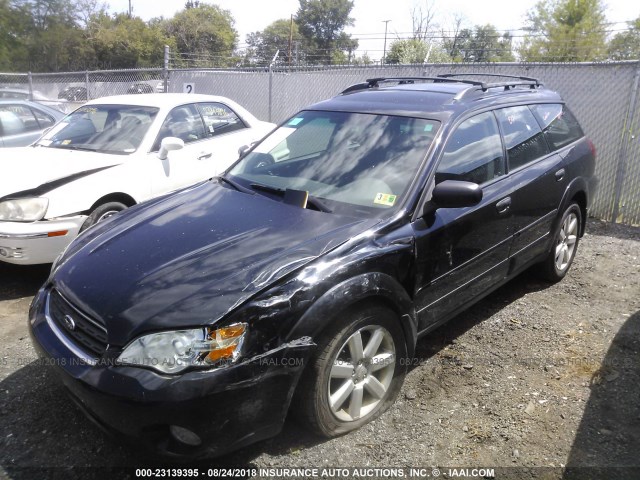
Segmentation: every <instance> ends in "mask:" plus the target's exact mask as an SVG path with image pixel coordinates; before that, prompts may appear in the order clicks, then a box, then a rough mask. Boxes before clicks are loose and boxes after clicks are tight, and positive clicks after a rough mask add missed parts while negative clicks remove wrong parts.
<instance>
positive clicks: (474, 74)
mask: <svg viewBox="0 0 640 480" xmlns="http://www.w3.org/2000/svg"><path fill="white" fill-rule="evenodd" d="M455 77H502V78H514V79H516V80H522V81H525V82H535V84H536V86H538V85H542V83H540V81H539V80H538V79H537V78H533V77H520V76H517V75H503V74H501V73H482V72H471V73H443V74H441V75H438V78H455ZM527 85H528V84H527Z"/></svg>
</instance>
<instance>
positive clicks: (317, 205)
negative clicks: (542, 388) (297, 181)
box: [250, 183, 331, 213]
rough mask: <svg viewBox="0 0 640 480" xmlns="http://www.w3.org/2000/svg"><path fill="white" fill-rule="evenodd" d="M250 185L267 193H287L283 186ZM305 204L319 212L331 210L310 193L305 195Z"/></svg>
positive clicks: (282, 195)
mask: <svg viewBox="0 0 640 480" xmlns="http://www.w3.org/2000/svg"><path fill="white" fill-rule="evenodd" d="M250 186H251V188H253V189H254V190H259V191H263V192H267V193H273V194H275V195H279V196H281V197H283V198H284V196H285V195H286V193H287V190H286V189H284V188H279V187H272V186H270V185H263V184H261V183H252V184H251V185H250ZM307 204H308V205H311V206H312V207H314V208H315V209H316V210H319V211H321V212H325V213H331V210H330V209H329V208H327V206H326V205H325V204H324V203H322V202H321V201H320V200H318V199H317V198H316V197H312V196H311V195H309V196H308V197H307Z"/></svg>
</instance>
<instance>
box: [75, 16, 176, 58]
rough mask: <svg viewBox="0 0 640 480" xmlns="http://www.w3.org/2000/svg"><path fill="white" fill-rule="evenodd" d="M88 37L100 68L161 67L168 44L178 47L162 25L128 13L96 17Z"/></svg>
mask: <svg viewBox="0 0 640 480" xmlns="http://www.w3.org/2000/svg"><path fill="white" fill-rule="evenodd" d="M87 39H88V40H89V43H90V44H91V45H92V47H93V50H94V52H95V60H96V65H95V66H96V67H99V68H141V67H157V66H159V65H162V61H163V57H164V46H165V45H169V46H170V47H174V48H175V40H174V39H173V38H170V37H167V36H166V35H165V33H164V32H163V31H162V29H161V28H160V26H159V25H157V24H151V25H150V24H147V23H145V22H144V21H143V20H142V19H141V18H139V17H129V15H128V14H126V13H118V14H115V15H113V16H109V15H107V14H106V13H101V14H99V15H95V16H93V17H92V19H91V21H90V22H89V25H88V27H87Z"/></svg>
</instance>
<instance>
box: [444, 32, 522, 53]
mask: <svg viewBox="0 0 640 480" xmlns="http://www.w3.org/2000/svg"><path fill="white" fill-rule="evenodd" d="M443 46H444V49H445V51H446V52H447V53H448V55H449V56H450V58H452V59H453V61H455V62H512V61H514V60H515V58H514V56H513V52H512V37H511V34H509V33H508V32H507V33H504V34H502V35H500V34H499V33H498V31H497V30H496V28H495V27H494V26H493V25H490V24H487V25H476V26H475V27H474V28H473V29H469V28H463V29H461V30H459V31H458V32H457V33H456V34H455V35H453V36H449V37H446V38H445V39H444V42H443Z"/></svg>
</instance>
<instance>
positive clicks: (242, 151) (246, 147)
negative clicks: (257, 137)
mask: <svg viewBox="0 0 640 480" xmlns="http://www.w3.org/2000/svg"><path fill="white" fill-rule="evenodd" d="M256 143H258V142H251V143H250V144H248V145H242V146H241V147H240V148H239V149H238V157H242V156H243V155H244V154H245V153H247V152H248V151H249V150H250V149H251V147H253V146H254V145H255V144H256Z"/></svg>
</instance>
